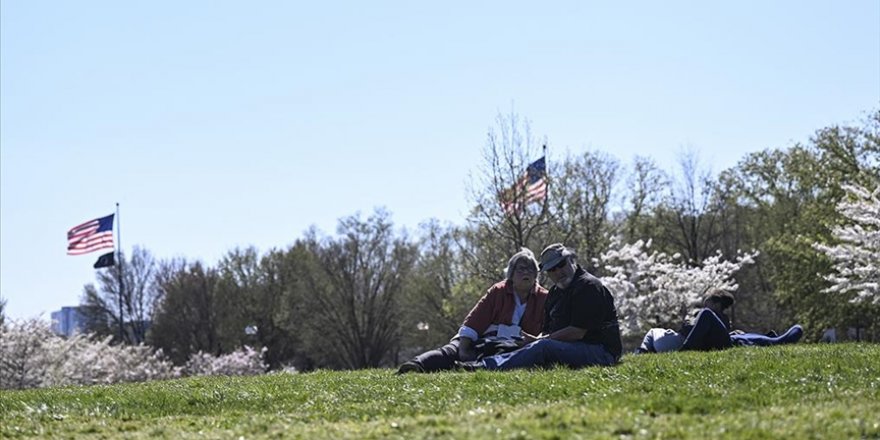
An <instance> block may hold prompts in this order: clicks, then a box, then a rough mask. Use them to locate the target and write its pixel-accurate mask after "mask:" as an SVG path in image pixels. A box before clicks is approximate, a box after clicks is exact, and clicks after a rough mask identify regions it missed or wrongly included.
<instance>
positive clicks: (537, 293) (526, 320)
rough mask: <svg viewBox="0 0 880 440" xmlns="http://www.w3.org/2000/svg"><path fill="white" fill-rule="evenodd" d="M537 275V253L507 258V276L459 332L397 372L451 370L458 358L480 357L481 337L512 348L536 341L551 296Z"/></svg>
mask: <svg viewBox="0 0 880 440" xmlns="http://www.w3.org/2000/svg"><path fill="white" fill-rule="evenodd" d="M537 278H538V261H537V260H536V259H535V254H534V253H532V251H530V250H529V249H527V248H522V250H521V251H519V252H517V253H516V254H514V255H513V256H512V257H510V260H509V261H508V262H507V279H505V280H504V281H501V282H498V283H496V284H495V285H493V286H492V287H490V288H489V290H488V291H487V292H486V294H485V295H483V297H482V298H480V301H479V302H477V305H475V306H474V308H473V309H471V311H470V313H468V315H467V317H466V318H465V319H464V323H463V324H462V325H461V328H460V329H459V330H458V334H457V335H455V337H453V338H452V340H451V341H449V343H448V344H446V345H444V346H443V347H440V348H438V349H436V350H431V351H427V352H425V353H422V354H420V355H418V356H416V357H415V358H413V359H411V360H409V361H407V362H404V363H403V364H402V365H401V366H400V368H398V370H397V373H398V374H403V373H410V372H421V373H426V372H433V371H441V370H450V369H452V368H454V367H455V361H473V360H475V359H477V357H478V355H479V354H480V353H479V352H478V350H477V349H476V346H477V345H478V341H480V342H484V341H486V340H487V339H489V338H491V340H492V341H493V342H496V343H497V342H504V343H506V344H507V347H511V346H512V348H518V347H519V346H522V344H523V343H524V342H530V341H534V340H535V339H536V338H535V336H533V335H535V334H538V333H539V332H540V331H541V327H542V324H543V321H544V301H546V300H547V289H545V288H543V287H541V286H540V285H539V284H538V281H537ZM496 345H497V344H496ZM480 346H481V347H483V345H482V344H481V345H480ZM489 346H492V344H489Z"/></svg>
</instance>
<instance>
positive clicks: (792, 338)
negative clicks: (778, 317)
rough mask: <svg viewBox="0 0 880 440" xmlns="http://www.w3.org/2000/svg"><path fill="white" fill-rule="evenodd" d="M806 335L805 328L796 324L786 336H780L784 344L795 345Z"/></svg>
mask: <svg viewBox="0 0 880 440" xmlns="http://www.w3.org/2000/svg"><path fill="white" fill-rule="evenodd" d="M803 335H804V328H803V327H801V326H799V325H797V324H795V325H793V326H792V327H791V328H790V329H788V331H787V332H785V334H783V335H782V336H780V339H782V343H783V344H794V343H795V342H797V341H800V340H801V337H802V336H803Z"/></svg>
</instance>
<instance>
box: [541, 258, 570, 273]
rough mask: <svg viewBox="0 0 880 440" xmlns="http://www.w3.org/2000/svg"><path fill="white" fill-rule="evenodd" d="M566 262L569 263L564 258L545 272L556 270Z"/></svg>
mask: <svg viewBox="0 0 880 440" xmlns="http://www.w3.org/2000/svg"><path fill="white" fill-rule="evenodd" d="M566 263H568V261H567V260H566V259H565V258H563V259H562V261H560V262H559V263H558V264H557V265H556V266H553V267H551V268H550V269H547V270H545V271H544V272H547V273H550V272H556V271H557V270H559V269H562V266H565V264H566Z"/></svg>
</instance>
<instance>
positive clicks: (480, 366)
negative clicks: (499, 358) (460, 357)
mask: <svg viewBox="0 0 880 440" xmlns="http://www.w3.org/2000/svg"><path fill="white" fill-rule="evenodd" d="M455 366H456V367H457V368H458V369H459V370H464V371H479V370H485V369H486V364H484V363H483V361H469V362H462V361H455Z"/></svg>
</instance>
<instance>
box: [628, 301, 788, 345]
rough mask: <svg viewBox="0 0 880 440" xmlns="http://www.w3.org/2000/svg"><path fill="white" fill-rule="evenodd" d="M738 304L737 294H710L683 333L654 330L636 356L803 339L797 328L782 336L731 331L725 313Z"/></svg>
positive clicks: (685, 326) (669, 330)
mask: <svg viewBox="0 0 880 440" xmlns="http://www.w3.org/2000/svg"><path fill="white" fill-rule="evenodd" d="M733 303H734V298H733V295H732V294H731V293H730V292H726V291H723V290H714V291H712V292H710V293H709V294H708V295H707V296H706V298H705V299H704V301H703V309H702V310H700V311H699V313H698V314H697V316H696V319H695V320H694V322H693V323H692V324H688V323H685V325H684V326H682V328H681V331H680V332H676V331H674V330H672V329H663V328H653V329H651V330H649V331H648V333H647V334H645V338H644V339H643V340H642V344H641V345H640V346H639V348H638V349H636V353H659V352H666V351H676V350H682V351H684V350H700V351H709V350H721V349H725V348H729V347H733V346H737V345H743V346H755V345H757V346H767V345H778V344H791V343H795V342H797V341H799V340H800V338H801V336H803V334H804V330H803V328H802V327H801V326H799V325H794V326H792V327H791V328H790V329H788V331H787V332H785V333H784V334H782V335H781V336H775V333H774V334H772V335H761V334H758V333H745V332H742V331H740V330H733V331H731V328H730V319H729V318H728V317H727V314H725V313H724V312H725V311H726V310H727V309H728V308H730V306H732V305H733Z"/></svg>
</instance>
